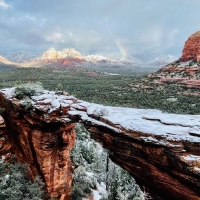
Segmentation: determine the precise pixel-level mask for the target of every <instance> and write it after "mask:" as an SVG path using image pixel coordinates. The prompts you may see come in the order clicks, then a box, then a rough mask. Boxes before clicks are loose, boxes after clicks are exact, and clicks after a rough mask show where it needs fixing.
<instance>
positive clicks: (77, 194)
mask: <svg viewBox="0 0 200 200" xmlns="http://www.w3.org/2000/svg"><path fill="white" fill-rule="evenodd" d="M76 133H77V140H76V145H75V147H74V149H73V150H72V152H71V160H72V162H73V163H74V164H75V171H74V178H73V191H72V200H82V199H84V198H86V197H87V196H88V195H90V194H92V193H93V192H94V191H97V190H98V187H99V186H100V185H104V187H105V192H104V193H102V194H100V196H101V200H145V199H147V198H148V196H147V194H145V193H143V192H142V191H141V190H140V188H139V186H138V185H137V184H136V182H135V180H134V179H133V178H132V177H131V176H130V174H129V173H128V172H127V171H125V170H123V169H122V168H120V167H119V166H117V165H115V164H114V163H113V162H112V161H111V160H110V159H109V158H108V153H107V152H106V151H105V150H104V149H103V148H102V147H101V146H100V145H99V144H98V143H96V142H95V141H94V140H92V139H91V138H90V134H89V132H88V131H87V130H86V129H85V128H84V127H83V126H82V125H81V124H77V126H76Z"/></svg>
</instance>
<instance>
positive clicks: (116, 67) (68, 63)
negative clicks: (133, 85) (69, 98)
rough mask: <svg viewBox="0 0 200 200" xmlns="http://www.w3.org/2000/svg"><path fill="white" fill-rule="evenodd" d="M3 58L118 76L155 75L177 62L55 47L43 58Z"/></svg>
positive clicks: (19, 54)
mask: <svg viewBox="0 0 200 200" xmlns="http://www.w3.org/2000/svg"><path fill="white" fill-rule="evenodd" d="M0 55H2V56H3V57H4V61H5V59H7V62H8V61H11V62H15V63H17V65H18V66H21V67H42V68H70V67H72V68H74V67H75V68H78V67H86V68H90V69H94V70H99V71H102V72H103V71H105V72H111V73H112V70H113V72H115V73H118V72H119V73H120V72H125V73H128V72H129V71H131V72H138V71H141V72H145V74H147V73H152V72H155V71H157V70H158V69H160V68H161V67H163V66H164V65H166V64H168V63H171V62H172V61H174V60H177V59H178V58H177V57H175V56H172V55H155V54H134V55H132V56H130V57H122V58H120V59H115V60H113V59H110V58H107V57H105V56H102V55H82V54H81V53H80V52H78V51H76V50H75V49H74V48H69V49H63V50H60V51H57V50H56V49H55V48H53V47H52V48H49V49H47V50H46V51H44V52H43V53H42V54H41V55H38V54H33V53H27V52H23V51H21V52H17V53H12V54H0ZM3 57H2V59H3ZM0 59H1V58H0ZM0 61H1V60H0Z"/></svg>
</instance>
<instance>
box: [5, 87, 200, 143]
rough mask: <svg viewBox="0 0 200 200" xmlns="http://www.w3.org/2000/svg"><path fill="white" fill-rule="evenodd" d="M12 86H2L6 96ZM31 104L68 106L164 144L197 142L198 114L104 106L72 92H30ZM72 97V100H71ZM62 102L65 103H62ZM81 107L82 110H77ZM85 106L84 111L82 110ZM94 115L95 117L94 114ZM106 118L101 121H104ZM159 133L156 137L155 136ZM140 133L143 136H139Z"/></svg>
mask: <svg viewBox="0 0 200 200" xmlns="http://www.w3.org/2000/svg"><path fill="white" fill-rule="evenodd" d="M13 89H14V88H8V89H3V90H1V92H2V93H4V94H5V96H6V97H8V98H12V93H13ZM31 98H32V99H33V100H34V101H35V104H34V107H35V108H37V109H40V110H43V111H44V112H45V111H46V110H47V108H48V109H49V110H50V111H49V112H53V111H55V110H58V109H60V104H61V105H62V106H68V104H69V105H70V107H71V111H69V112H68V113H69V115H71V116H75V115H79V116H80V118H81V119H82V120H83V121H88V122H90V123H91V124H94V125H98V126H105V127H107V128H109V129H111V130H113V131H115V132H117V133H119V132H121V133H122V132H124V130H126V131H134V132H135V133H136V132H137V131H138V132H142V133H143V136H144V137H143V136H141V139H143V140H144V141H146V142H148V141H149V142H154V143H160V144H163V142H167V140H170V141H190V142H197V143H199V142H200V115H180V114H169V113H163V112H161V111H159V110H153V109H137V108H123V107H111V106H103V105H99V104H94V103H89V102H85V101H78V102H77V99H76V98H75V97H73V96H65V95H56V94H55V92H51V91H46V90H44V91H43V94H42V95H38V96H32V97H31ZM74 100H75V103H73V101H74ZM39 102H41V103H42V102H43V103H48V102H49V103H50V102H51V103H50V105H45V106H46V108H43V107H42V106H43V105H38V103H39ZM63 103H64V104H63ZM80 110H82V111H80ZM83 110H87V112H85V111H83ZM100 111H104V112H103V113H104V114H103V115H101V116H100V117H101V120H98V113H99V112H100ZM95 116H96V118H94V117H95ZM102 120H103V121H105V122H103V121H102ZM157 136H160V139H159V140H157V139H156V137H157ZM142 137H143V138H142Z"/></svg>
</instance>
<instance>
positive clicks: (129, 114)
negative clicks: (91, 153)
mask: <svg viewBox="0 0 200 200" xmlns="http://www.w3.org/2000/svg"><path fill="white" fill-rule="evenodd" d="M13 90H14V88H11V89H4V90H1V91H0V105H1V106H2V107H4V108H5V109H6V111H5V112H4V114H3V117H4V120H5V122H6V127H7V128H5V126H4V120H3V119H0V124H2V129H0V130H2V134H5V135H6V137H7V139H8V142H6V143H5V144H3V143H2V144H3V145H2V147H3V146H5V147H6V146H7V148H5V151H0V153H1V156H2V155H5V154H6V153H9V152H12V153H15V154H16V155H17V157H18V159H19V160H21V161H24V162H28V163H29V168H30V173H31V175H32V177H35V176H36V175H41V176H42V177H43V179H44V181H45V182H46V184H47V189H48V192H49V194H50V195H51V196H52V197H55V198H57V199H60V200H61V199H70V190H71V182H72V173H73V166H72V164H71V162H70V151H71V149H72V147H73V145H74V143H75V133H74V130H73V129H74V126H75V123H76V122H81V123H83V124H84V125H85V127H86V128H87V129H88V130H89V131H90V133H91V135H92V138H94V139H95V140H96V141H97V142H100V143H101V144H102V145H103V146H104V147H105V148H107V149H109V150H110V157H111V158H112V160H113V161H114V162H116V163H117V164H118V165H120V166H121V167H123V168H124V169H126V170H127V171H129V172H130V173H131V174H132V176H133V177H134V178H135V179H136V180H137V182H138V183H139V184H140V185H141V188H142V189H145V190H146V191H149V192H150V194H151V195H152V197H153V199H164V200H169V199H170V200H177V199H181V200H199V199H200V192H199V191H200V183H199V179H200V121H199V117H200V116H198V115H176V114H168V113H162V112H161V111H158V110H151V109H134V108H121V107H109V106H102V105H98V104H94V103H89V102H84V101H81V100H78V99H76V98H75V97H73V96H70V95H69V94H68V93H62V92H61V93H60V94H55V92H52V91H46V90H44V91H43V93H42V94H40V95H38V96H32V97H31V98H30V100H29V102H31V106H30V105H29V107H28V108H27V107H26V106H25V105H26V104H25V103H24V101H23V100H21V101H20V100H18V99H16V98H15V97H14V96H13ZM0 128H1V127H0ZM9 145H10V146H9Z"/></svg>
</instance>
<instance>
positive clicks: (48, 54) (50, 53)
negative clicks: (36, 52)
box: [40, 48, 82, 61]
mask: <svg viewBox="0 0 200 200" xmlns="http://www.w3.org/2000/svg"><path fill="white" fill-rule="evenodd" d="M66 58H76V59H82V55H81V54H80V53H79V52H78V51H76V50H75V49H63V50H61V51H56V50H55V49H54V48H50V49H48V50H46V51H44V53H43V54H42V57H41V58H40V59H41V60H44V61H45V60H46V61H47V60H51V61H59V60H62V59H66Z"/></svg>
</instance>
